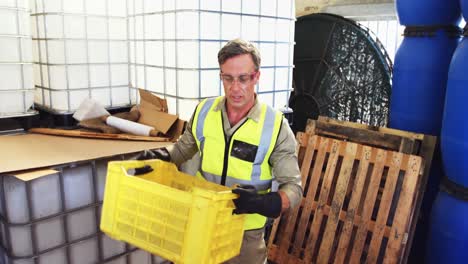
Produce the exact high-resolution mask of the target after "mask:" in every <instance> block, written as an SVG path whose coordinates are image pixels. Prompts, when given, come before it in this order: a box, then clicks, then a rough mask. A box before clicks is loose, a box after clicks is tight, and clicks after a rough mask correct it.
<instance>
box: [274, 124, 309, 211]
mask: <svg viewBox="0 0 468 264" xmlns="http://www.w3.org/2000/svg"><path fill="white" fill-rule="evenodd" d="M296 145H297V142H296V138H295V137H294V133H293V132H292V130H291V128H290V127H289V124H288V121H287V120H286V118H284V119H283V123H282V124H281V128H280V132H279V135H278V139H277V141H276V144H275V147H274V149H273V152H272V153H271V156H270V160H269V161H270V164H271V165H272V170H273V171H272V173H273V177H274V179H275V180H276V181H277V182H278V184H279V190H281V191H283V192H284V193H285V194H286V196H287V197H288V198H289V203H290V208H294V207H296V206H297V205H298V204H299V203H300V202H301V200H302V183H301V172H300V170H299V164H298V161H297V160H298V159H297V154H296Z"/></svg>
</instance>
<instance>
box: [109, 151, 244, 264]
mask: <svg viewBox="0 0 468 264" xmlns="http://www.w3.org/2000/svg"><path fill="white" fill-rule="evenodd" d="M144 165H150V166H151V167H152V168H153V171H152V172H150V173H147V174H145V175H141V176H132V175H130V174H128V170H130V169H134V168H139V167H142V166H144ZM236 197H237V195H236V194H233V193H231V189H230V188H228V187H226V186H221V185H218V184H214V183H211V182H208V181H205V180H202V179H198V178H196V177H193V176H190V175H187V174H185V173H182V172H179V171H178V170H177V167H176V166H175V165H174V164H172V163H168V162H164V161H160V160H152V161H120V162H117V161H114V162H109V165H108V170H107V180H106V187H105V193H104V203H103V209H102V217H101V230H102V231H103V232H104V233H106V234H107V235H109V236H110V237H112V238H114V239H117V240H122V241H125V242H128V243H130V244H132V245H134V246H137V247H139V248H141V249H144V250H146V251H148V252H151V253H153V254H155V255H158V256H161V257H164V258H166V259H168V260H171V261H173V262H175V263H197V264H200V263H204V264H205V263H206V264H209V263H221V262H223V261H226V260H228V259H230V258H232V257H234V256H236V255H238V254H239V252H240V246H241V243H242V237H243V226H244V218H245V217H244V215H233V214H232V211H233V209H234V208H235V206H234V203H233V202H232V199H234V198H236Z"/></svg>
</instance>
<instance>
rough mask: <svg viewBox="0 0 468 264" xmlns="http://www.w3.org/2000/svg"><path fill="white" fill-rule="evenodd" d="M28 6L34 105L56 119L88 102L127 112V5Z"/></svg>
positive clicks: (59, 1)
mask: <svg viewBox="0 0 468 264" xmlns="http://www.w3.org/2000/svg"><path fill="white" fill-rule="evenodd" d="M31 1H32V15H31V24H32V31H33V55H34V63H35V65H34V67H35V71H34V73H35V78H34V79H35V85H36V88H37V92H36V95H35V103H36V105H38V107H40V108H43V109H46V110H47V111H49V112H52V113H58V114H66V113H71V112H74V110H76V109H77V108H78V106H79V104H80V103H81V102H82V101H83V99H85V98H88V97H89V98H93V99H95V100H97V101H99V102H100V103H101V104H102V105H104V106H105V107H106V108H115V107H125V106H129V104H130V99H129V87H128V44H127V18H126V16H127V11H126V10H127V1H126V0H112V1H111V0H83V1H76V0H31Z"/></svg>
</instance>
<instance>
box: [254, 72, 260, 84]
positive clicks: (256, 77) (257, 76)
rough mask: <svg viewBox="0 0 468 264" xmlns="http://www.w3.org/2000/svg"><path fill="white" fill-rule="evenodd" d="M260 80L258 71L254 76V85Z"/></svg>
mask: <svg viewBox="0 0 468 264" xmlns="http://www.w3.org/2000/svg"><path fill="white" fill-rule="evenodd" d="M259 80H260V70H258V71H257V73H256V74H255V84H256V83H257V82H258V81H259Z"/></svg>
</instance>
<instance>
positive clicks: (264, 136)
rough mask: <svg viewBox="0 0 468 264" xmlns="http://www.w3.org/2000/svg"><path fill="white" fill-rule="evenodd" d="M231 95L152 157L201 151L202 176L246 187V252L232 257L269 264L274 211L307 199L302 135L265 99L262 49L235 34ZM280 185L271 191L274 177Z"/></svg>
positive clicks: (229, 55)
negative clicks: (260, 88) (258, 88)
mask: <svg viewBox="0 0 468 264" xmlns="http://www.w3.org/2000/svg"><path fill="white" fill-rule="evenodd" d="M218 62H219V66H220V69H221V72H220V78H221V80H222V82H223V86H224V93H225V96H221V97H218V98H210V99H206V100H204V101H202V102H201V103H200V104H199V105H198V106H197V108H196V110H195V113H194V114H193V116H192V118H191V120H190V122H189V125H188V126H187V129H186V131H185V132H184V134H183V135H182V137H181V138H180V139H179V141H178V142H177V143H176V144H174V145H172V146H170V147H168V148H167V149H158V150H156V151H154V153H153V158H162V159H165V160H168V161H169V160H170V161H172V162H174V163H175V164H176V165H180V164H181V163H183V162H184V161H187V160H188V159H190V158H192V156H193V155H194V154H195V153H197V152H199V153H200V156H201V163H200V168H199V172H198V177H203V178H205V179H206V180H208V181H212V182H215V183H218V184H222V185H226V186H229V187H231V186H234V185H237V186H240V187H239V188H236V189H234V190H233V192H234V193H237V194H239V198H238V199H236V200H234V203H235V205H236V209H235V210H234V213H247V214H248V216H247V218H246V223H245V226H244V229H245V233H244V240H243V243H242V248H241V252H240V255H239V256H237V257H235V258H234V259H232V260H229V261H228V262H227V263H252V264H256V263H259V264H260V263H266V257H267V252H266V246H265V241H264V239H263V233H264V227H265V223H266V220H267V217H271V218H276V217H278V216H279V215H280V213H281V212H283V211H285V210H287V209H289V208H292V207H295V206H296V205H297V204H298V203H299V201H300V200H301V198H302V188H301V177H300V171H299V168H298V163H297V156H296V154H295V149H296V141H295V137H294V134H293V133H292V131H291V129H290V128H289V125H288V123H287V120H285V119H284V118H283V115H282V114H281V113H280V112H279V111H276V110H274V109H273V108H271V107H269V106H267V105H265V104H262V103H260V102H259V101H258V99H257V95H256V94H255V85H256V84H257V83H258V80H259V78H260V54H259V52H258V50H257V49H256V48H255V47H254V46H253V45H252V44H251V43H249V42H246V41H244V40H241V39H235V40H232V41H230V42H228V43H227V44H226V45H225V46H224V47H223V48H222V49H221V50H220V51H219V53H218ZM273 179H275V180H276V181H277V182H278V184H279V190H278V191H277V192H270V189H271V186H272V180H273Z"/></svg>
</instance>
